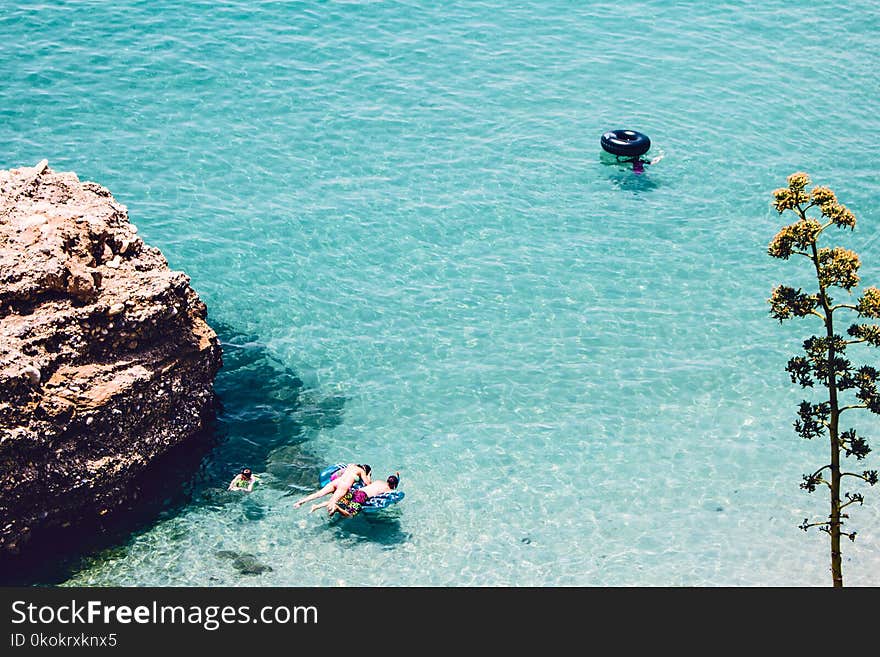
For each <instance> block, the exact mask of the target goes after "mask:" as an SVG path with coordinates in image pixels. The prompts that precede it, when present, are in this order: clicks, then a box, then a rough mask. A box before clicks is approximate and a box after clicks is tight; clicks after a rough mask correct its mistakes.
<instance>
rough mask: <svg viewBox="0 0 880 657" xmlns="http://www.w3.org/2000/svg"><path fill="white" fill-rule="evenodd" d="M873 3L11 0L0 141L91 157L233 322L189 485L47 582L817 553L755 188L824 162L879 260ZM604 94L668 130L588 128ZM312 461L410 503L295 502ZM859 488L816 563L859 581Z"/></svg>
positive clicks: (776, 561) (868, 534)
mask: <svg viewBox="0 0 880 657" xmlns="http://www.w3.org/2000/svg"><path fill="white" fill-rule="evenodd" d="M878 32H880V15H878V12H877V8H876V4H875V3H874V2H867V1H862V0H858V1H851V2H846V3H836V2H824V1H821V2H812V3H809V7H807V5H803V6H802V5H801V4H799V3H791V2H782V1H780V0H768V2H764V3H760V6H758V4H757V3H747V4H746V5H743V4H742V3H733V2H730V3H725V2H718V3H666V2H660V1H659V0H657V1H654V2H648V1H635V2H629V3H597V2H574V1H560V0H552V1H541V2H538V1H533V2H524V3H513V4H511V3H506V2H500V1H498V2H445V3H433V2H416V1H409V2H370V1H366V0H364V1H351V2H317V1H315V2H312V1H303V2H244V1H238V0H228V1H225V2H219V1H218V2H178V1H171V0H151V1H150V2H146V1H135V0H120V1H119V2H114V3H105V2H99V1H97V0H95V1H93V2H72V1H68V2H60V1H59V2H52V3H30V2H12V3H6V4H5V5H4V9H3V11H2V13H0V62H2V66H3V72H4V75H3V83H2V85H0V144H2V150H0V166H3V167H4V168H9V167H17V166H25V165H33V164H35V163H36V162H37V161H39V160H40V159H42V158H44V157H45V158H48V159H49V163H50V166H51V167H52V168H54V169H56V170H73V171H76V172H77V174H78V175H79V176H80V178H81V179H84V180H85V179H88V180H96V181H99V182H100V183H102V184H103V185H105V186H107V187H109V188H110V190H111V191H112V192H113V194H114V195H115V196H116V198H117V199H118V200H120V201H121V202H122V203H125V204H126V205H127V206H128V208H129V213H130V216H131V219H132V221H133V222H134V223H135V224H137V225H138V227H139V228H140V230H141V234H142V235H143V237H144V238H145V239H146V240H147V241H148V242H149V243H151V244H154V245H156V246H158V247H160V248H161V249H162V250H163V252H164V253H165V255H166V256H167V257H168V259H169V261H170V263H171V265H172V266H173V267H175V268H179V269H184V270H185V271H186V272H187V273H188V274H189V275H190V276H191V277H192V282H193V286H194V287H195V288H196V290H197V291H198V292H199V293H200V294H201V295H202V297H203V298H204V300H205V301H206V302H207V304H208V307H209V313H210V316H209V319H210V321H211V322H212V324H214V325H215V326H216V327H217V329H218V332H219V333H220V334H221V337H222V339H223V341H224V348H225V359H226V366H225V368H224V370H223V371H222V372H221V374H220V376H219V378H218V381H217V387H218V391H219V393H220V396H221V400H222V402H223V410H222V413H221V415H220V418H219V421H218V426H217V427H216V440H215V446H214V448H213V449H212V451H211V452H210V454H208V456H207V457H206V458H205V459H204V461H203V462H202V464H201V466H200V467H199V468H198V469H197V471H196V472H194V473H193V474H191V475H190V474H187V475H186V476H185V477H184V479H186V481H185V482H183V483H185V485H186V486H187V487H188V490H191V494H190V495H189V497H188V500H189V501H188V503H187V504H185V505H184V506H175V507H173V508H171V507H169V508H168V509H166V510H165V512H163V513H162V514H160V515H159V516H157V517H155V518H153V519H152V520H151V521H150V522H149V523H147V524H145V525H143V526H140V527H138V528H137V529H136V530H135V531H134V532H133V533H131V534H130V535H125V536H123V538H121V539H120V541H119V542H118V543H117V544H115V545H113V546H112V547H111V548H109V549H107V550H104V551H101V552H98V553H94V554H89V555H86V556H85V557H84V558H83V559H79V560H77V561H76V562H75V565H74V566H73V567H72V568H70V569H68V571H67V573H66V574H65V575H64V578H66V582H67V583H68V584H71V585H85V584H98V585H104V584H114V585H116V584H118V585H206V584H223V585H238V584H248V585H266V586H271V585H320V586H325V585H332V586H335V585H342V584H346V585H551V586H556V585H563V586H567V585H700V586H703V585H707V586H711V585H755V586H763V585H823V586H824V585H828V584H830V576H829V573H828V557H827V552H828V548H827V541H826V540H825V539H824V537H823V536H820V535H816V534H811V535H807V536H805V535H804V534H803V533H802V532H801V531H799V530H798V529H797V525H798V524H799V523H800V522H801V521H802V520H803V518H804V517H805V516H807V515H810V516H819V515H821V514H824V513H826V506H827V502H826V500H825V498H824V497H822V496H821V494H820V493H816V494H815V495H814V496H810V495H808V494H807V493H805V492H803V491H800V490H799V489H798V483H799V482H800V477H801V474H802V473H804V472H807V471H808V470H810V471H812V469H814V468H816V467H818V466H819V465H821V464H822V463H824V461H823V460H822V459H823V458H824V457H825V453H826V451H827V446H826V445H825V443H824V442H813V443H810V442H805V441H803V440H801V439H800V438H798V437H797V436H796V435H795V434H794V432H793V430H792V428H791V423H792V421H793V420H794V418H795V411H796V406H797V403H798V402H799V401H800V399H801V392H800V391H799V390H798V389H796V388H794V387H793V386H792V385H791V384H790V382H789V380H788V377H787V375H786V374H785V372H784V371H783V368H784V364H785V361H786V360H787V358H788V357H789V356H790V355H792V354H794V353H795V351H796V350H797V349H798V347H799V343H800V341H801V340H802V339H803V338H804V337H806V336H807V335H809V334H810V333H809V332H810V331H811V330H816V329H817V327H816V326H815V325H814V324H810V323H809V321H807V320H805V321H804V322H803V323H801V324H798V325H792V326H783V327H780V326H779V325H778V323H774V322H773V321H772V320H771V319H770V317H769V316H768V312H767V304H766V298H767V297H768V296H769V292H770V290H771V288H772V287H773V286H774V285H775V284H776V283H778V282H783V281H785V282H789V283H791V282H794V283H796V284H804V283H806V282H807V280H808V279H807V278H806V277H805V274H806V272H805V271H804V270H803V268H802V267H803V265H802V264H801V263H798V262H794V261H792V262H787V263H783V262H781V261H774V260H771V259H770V258H769V257H767V255H766V245H767V243H768V242H769V240H770V238H771V237H772V236H773V234H774V233H775V231H776V229H777V226H778V225H780V224H779V221H780V220H779V218H778V217H777V216H776V214H775V212H774V211H772V208H771V207H770V205H769V200H770V194H769V193H770V191H771V190H772V189H774V188H776V187H778V186H780V185H782V184H784V180H785V176H787V175H788V174H790V173H792V172H794V171H797V170H804V171H807V172H810V173H811V174H812V175H813V177H814V179H815V180H816V181H817V182H820V183H822V184H826V185H828V186H830V187H832V188H833V189H834V190H836V191H837V193H838V195H839V196H840V198H841V200H842V201H843V202H844V203H846V204H847V205H848V206H849V207H850V208H851V209H853V211H854V212H855V213H856V215H857V216H858V217H859V221H860V224H859V227H858V228H857V229H856V231H855V233H853V234H849V233H847V234H845V235H844V234H841V235H840V243H842V244H844V245H846V246H848V247H850V248H853V249H855V250H857V251H858V252H859V253H860V254H861V255H862V258H863V262H864V265H863V268H862V273H863V280H864V281H865V282H866V283H869V284H870V283H873V284H876V283H878V282H880V243H878V242H876V241H874V237H875V236H876V235H877V232H878V230H880V212H878V207H880V182H878V177H877V171H876V169H877V167H876V143H875V141H876V140H875V139H873V137H870V136H871V135H876V134H878V132H880V118H878V113H877V106H878V100H880V83H878V76H877V65H878V61H880V58H878V55H880V52H878V51H880V45H878V44H880V41H878V40H877V37H876V35H877V33H878ZM620 127H628V128H634V129H637V130H640V131H642V132H645V133H646V134H648V135H649V136H650V137H651V139H652V141H653V144H654V146H653V148H652V151H651V153H652V154H659V153H661V152H662V153H663V154H664V155H665V158H664V159H663V161H662V162H660V163H658V164H657V165H655V166H653V167H648V170H647V172H646V173H645V174H644V175H641V176H636V175H635V174H633V172H632V171H629V170H627V169H626V168H625V167H624V166H621V165H619V164H617V163H615V162H614V161H613V158H608V157H605V156H602V155H601V149H600V147H599V136H600V135H601V134H602V133H603V132H604V131H606V130H608V129H611V128H620ZM869 137H870V138H869ZM863 353H864V352H863ZM865 358H866V359H868V360H869V362H873V363H874V364H876V362H877V354H876V353H873V354H865ZM870 359H873V361H871V360H870ZM859 422H860V424H858V426H859V427H860V428H862V429H863V430H864V431H865V432H866V433H867V434H868V435H869V436H870V435H871V434H872V432H873V434H874V435H875V436H877V435H878V434H880V431H878V430H877V429H878V423H877V421H876V420H875V419H874V418H873V417H862V418H859ZM875 447H876V445H875ZM872 456H873V455H872ZM340 460H342V461H348V460H359V461H366V462H368V463H371V464H372V465H373V467H374V468H375V470H376V474H377V475H379V476H384V475H386V474H387V473H390V472H392V471H394V470H400V471H401V473H402V481H401V489H402V490H404V491H405V493H406V499H405V501H404V502H403V503H401V504H399V505H397V507H395V509H394V511H393V513H390V514H388V515H386V516H385V517H381V518H375V519H370V518H365V517H360V518H355V519H353V520H351V521H347V522H334V521H331V522H328V521H327V519H326V518H325V517H321V516H320V514H317V513H316V514H312V515H309V514H308V513H307V512H306V510H304V509H294V508H293V507H292V502H293V501H294V500H295V499H297V497H299V496H301V495H303V494H305V493H306V492H308V491H309V490H311V489H312V488H313V487H314V485H315V484H316V477H317V473H318V471H319V470H320V468H321V466H322V465H323V464H325V463H328V462H335V461H340ZM876 463H877V461H876V459H874V460H873V464H874V465H873V467H876ZM244 464H247V465H250V466H251V467H253V468H254V470H255V471H256V472H258V473H264V476H263V482H262V484H261V485H260V486H258V487H257V489H256V490H255V492H254V493H253V494H251V495H249V496H246V497H242V496H235V495H232V494H231V493H226V492H224V490H223V489H224V487H225V484H226V483H227V482H228V480H229V479H230V478H231V477H232V475H233V474H234V472H235V470H236V468H238V467H240V466H241V465H244ZM172 485H173V483H172ZM866 498H867V503H866V506H865V507H863V508H861V509H856V510H855V511H854V513H853V514H852V515H853V518H852V521H853V527H855V528H856V529H858V530H859V532H860V535H859V539H858V540H857V541H856V542H855V544H853V545H850V544H849V543H848V542H847V545H846V547H845V562H844V568H845V570H844V575H845V578H846V580H847V583H850V584H859V585H878V584H880V511H878V509H880V498H878V495H877V494H876V492H875V491H868V492H867V493H866Z"/></svg>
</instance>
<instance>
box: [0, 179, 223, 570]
mask: <svg viewBox="0 0 880 657" xmlns="http://www.w3.org/2000/svg"><path fill="white" fill-rule="evenodd" d="M205 317H206V308H205V305H204V304H203V303H202V301H201V300H200V299H199V298H198V296H197V295H196V293H195V292H194V291H193V289H192V288H191V287H190V286H189V278H188V277H187V276H186V275H185V274H183V273H182V272H177V271H171V270H170V269H169V268H168V263H167V262H166V260H165V258H164V257H163V256H162V254H161V253H160V251H159V250H158V249H157V248H155V247H151V246H147V245H146V244H145V243H144V242H143V240H142V239H141V238H140V237H139V236H138V234H137V227H136V226H134V225H132V224H131V223H129V220H128V213H127V210H126V208H125V206H123V205H121V204H120V203H118V202H117V201H116V200H114V198H113V197H112V196H111V195H110V192H109V191H108V190H107V189H105V188H104V187H102V186H101V185H98V184H96V183H93V182H80V181H79V179H78V178H77V177H76V175H74V174H73V173H56V172H54V171H52V170H51V169H49V168H48V167H47V165H46V162H45V161H43V162H41V163H40V164H38V165H37V166H36V167H35V168H21V169H12V170H10V171H0V557H2V555H3V553H5V554H7V555H9V554H10V553H12V554H14V553H16V552H18V551H20V550H21V548H22V547H23V545H24V544H25V543H26V542H27V541H28V539H29V538H30V537H31V536H32V535H34V533H35V532H36V533H39V530H42V529H45V528H61V527H65V526H69V525H71V524H76V523H77V522H79V521H80V520H83V519H94V518H95V517H100V516H102V515H104V514H107V513H110V512H112V511H114V509H117V508H119V507H120V506H121V505H123V504H125V503H127V502H129V501H130V500H129V499H128V498H129V497H130V495H131V487H130V484H131V482H132V481H133V480H134V479H135V478H136V477H139V476H140V475H142V474H143V473H144V472H145V471H146V470H147V469H148V467H149V466H150V463H151V462H152V461H153V460H155V459H156V458H157V457H159V456H161V455H162V454H164V453H165V452H167V451H168V450H169V449H170V448H172V447H174V446H176V445H178V444H180V443H182V442H184V441H186V440H187V439H188V438H189V437H191V436H193V435H194V434H195V433H196V432H197V431H198V430H199V429H200V428H201V427H202V425H203V422H204V420H205V419H206V418H207V417H208V416H209V415H210V413H211V411H212V409H213V379H214V375H215V374H216V372H217V370H218V369H219V367H220V364H221V354H220V345H219V341H218V339H217V336H216V334H215V333H214V331H213V330H212V329H211V328H210V327H209V326H208V325H207V323H206V322H205Z"/></svg>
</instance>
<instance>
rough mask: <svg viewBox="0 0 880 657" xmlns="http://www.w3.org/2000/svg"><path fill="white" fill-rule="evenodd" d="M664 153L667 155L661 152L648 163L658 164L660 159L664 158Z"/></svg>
mask: <svg viewBox="0 0 880 657" xmlns="http://www.w3.org/2000/svg"><path fill="white" fill-rule="evenodd" d="M664 155H665V153H660V155H658V156H657V157H655V158H653V159H652V160H651V161H650V162H648V164H657V163H658V162H659V161H660V160H662V159H663V156H664Z"/></svg>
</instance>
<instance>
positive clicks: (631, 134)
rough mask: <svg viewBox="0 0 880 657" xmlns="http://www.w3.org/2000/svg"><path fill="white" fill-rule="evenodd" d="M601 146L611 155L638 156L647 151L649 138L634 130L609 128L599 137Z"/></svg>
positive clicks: (649, 143)
mask: <svg viewBox="0 0 880 657" xmlns="http://www.w3.org/2000/svg"><path fill="white" fill-rule="evenodd" d="M601 143H602V148H603V149H604V150H605V151H606V152H608V153H611V154H612V155H618V156H620V155H623V156H627V157H638V156H639V155H643V154H644V153H647V152H648V149H649V148H651V140H650V139H649V138H648V136H647V135H645V134H642V133H641V132H636V131H635V130H609V131H608V132H606V133H605V134H604V135H602V139H601Z"/></svg>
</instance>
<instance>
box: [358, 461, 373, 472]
mask: <svg viewBox="0 0 880 657" xmlns="http://www.w3.org/2000/svg"><path fill="white" fill-rule="evenodd" d="M358 465H359V466H361V467H362V468H363V469H364V472H366V473H367V474H370V473H371V472H372V471H373V468H371V467H370V466H369V465H367V464H366V463H358Z"/></svg>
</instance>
